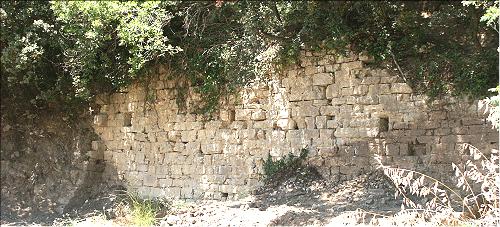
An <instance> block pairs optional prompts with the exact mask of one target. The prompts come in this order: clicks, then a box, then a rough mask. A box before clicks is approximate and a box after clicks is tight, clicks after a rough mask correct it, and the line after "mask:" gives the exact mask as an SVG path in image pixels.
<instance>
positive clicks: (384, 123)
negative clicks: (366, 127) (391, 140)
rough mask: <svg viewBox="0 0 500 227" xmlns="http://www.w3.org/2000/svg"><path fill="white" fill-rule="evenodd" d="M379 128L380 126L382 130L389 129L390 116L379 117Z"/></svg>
mask: <svg viewBox="0 0 500 227" xmlns="http://www.w3.org/2000/svg"><path fill="white" fill-rule="evenodd" d="M378 128H379V131H380V132H387V131H389V118H388V117H381V118H380V119H379V123H378Z"/></svg>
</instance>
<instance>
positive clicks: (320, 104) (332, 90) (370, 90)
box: [92, 52, 498, 199]
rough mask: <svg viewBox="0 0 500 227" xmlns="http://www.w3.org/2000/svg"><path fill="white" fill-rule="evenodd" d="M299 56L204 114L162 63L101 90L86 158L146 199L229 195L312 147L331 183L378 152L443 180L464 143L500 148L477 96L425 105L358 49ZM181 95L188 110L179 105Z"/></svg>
mask: <svg viewBox="0 0 500 227" xmlns="http://www.w3.org/2000/svg"><path fill="white" fill-rule="evenodd" d="M301 59H302V61H301V64H300V65H297V66H295V67H292V68H290V69H288V70H286V71H285V72H282V73H275V74H273V75H271V76H270V78H268V79H267V80H262V81H261V82H255V83H254V84H252V85H251V86H249V87H247V88H245V89H242V90H241V92H239V94H238V95H236V96H234V97H232V98H230V99H228V100H226V101H225V102H224V103H223V105H221V109H220V111H219V112H217V113H216V114H214V116H213V119H211V120H206V119H204V117H203V116H202V115H197V114H193V113H190V111H189V109H192V108H191V107H192V106H194V105H195V103H196V101H197V100H199V97H197V96H196V95H195V94H194V93H193V92H192V89H187V90H186V89H184V90H182V89H176V88H178V87H176V86H178V82H176V81H175V80H166V79H165V78H167V77H166V74H167V73H168V70H161V71H160V75H159V79H158V80H154V81H153V82H152V83H149V84H148V85H147V86H144V84H140V83H138V84H135V85H134V86H131V87H129V88H128V89H125V90H123V91H122V92H120V93H115V94H112V95H110V96H102V97H101V99H100V100H99V104H101V108H100V110H99V113H98V114H96V116H95V119H94V123H95V130H96V132H97V133H98V134H99V135H100V137H101V140H100V141H94V142H93V153H92V157H93V158H94V159H104V160H105V163H106V165H107V167H106V168H109V169H111V170H113V171H110V174H116V171H117V172H118V179H121V180H123V182H125V184H126V186H127V187H128V188H129V189H132V190H137V191H138V192H139V193H140V194H142V195H144V196H168V197H174V198H185V199H200V198H204V199H226V198H228V199H233V198H237V197H240V196H243V195H245V194H247V193H248V192H249V191H250V190H252V189H253V188H255V187H256V186H258V185H259V182H260V178H261V175H262V173H263V171H262V165H263V160H265V159H266V158H267V156H268V154H270V155H271V156H273V157H274V158H280V157H283V156H286V155H287V154H288V153H289V152H292V153H293V154H296V155H297V154H298V153H299V152H300V150H301V149H302V148H305V147H307V148H308V149H309V156H308V163H309V164H311V165H314V166H316V167H317V168H318V170H319V171H320V173H321V174H322V175H323V176H324V177H327V178H332V179H342V178H347V177H350V176H353V175H357V174H360V173H363V172H368V171H373V170H374V169H375V167H376V165H375V161H374V158H373V157H374V155H375V154H378V155H381V156H382V158H383V161H384V163H386V164H390V165H394V166H399V167H404V168H411V169H416V170H420V171H424V172H426V173H427V174H430V175H433V176H435V177H438V178H443V177H447V176H450V175H452V174H451V171H452V169H451V163H452V162H456V163H458V162H460V160H462V156H464V155H466V154H465V153H464V151H462V150H460V147H461V145H462V144H464V143H471V144H473V145H475V146H477V147H478V148H479V149H481V150H483V151H488V150H490V149H491V148H494V147H496V146H497V144H498V133H497V132H496V131H495V130H493V129H491V126H490V125H488V123H487V122H486V121H485V119H484V116H483V115H482V114H481V113H480V112H479V111H478V110H477V102H467V101H463V100H460V101H458V100H456V99H451V98H450V99H446V100H439V101H434V102H432V103H431V104H427V103H426V97H425V96H423V95H416V94H414V93H412V89H411V88H410V87H409V86H408V85H407V84H406V83H404V81H402V79H401V78H398V77H397V76H395V75H392V74H391V73H389V71H387V70H382V69H373V68H370V67H367V66H365V62H367V61H369V58H368V57H365V56H360V57H358V56H356V55H351V56H349V57H336V56H333V55H328V54H325V55H316V54H313V53H309V52H307V53H305V52H304V53H302V57H301ZM178 92H185V94H186V96H187V97H188V100H186V107H187V110H188V111H185V110H184V108H181V107H179V106H178V105H177V102H176V98H177V97H179V96H178V95H177V94H178ZM113 177H116V176H113Z"/></svg>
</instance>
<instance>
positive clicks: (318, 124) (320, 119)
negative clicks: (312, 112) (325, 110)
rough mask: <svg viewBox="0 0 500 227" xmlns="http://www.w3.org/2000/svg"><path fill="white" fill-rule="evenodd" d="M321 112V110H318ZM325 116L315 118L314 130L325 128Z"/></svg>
mask: <svg viewBox="0 0 500 227" xmlns="http://www.w3.org/2000/svg"><path fill="white" fill-rule="evenodd" d="M320 112H321V109H320ZM327 119H328V118H327V116H317V117H316V128H326V121H327Z"/></svg>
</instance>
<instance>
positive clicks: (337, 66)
mask: <svg viewBox="0 0 500 227" xmlns="http://www.w3.org/2000/svg"><path fill="white" fill-rule="evenodd" d="M339 69H340V64H333V65H325V72H327V73H331V72H334V71H337V70H339Z"/></svg>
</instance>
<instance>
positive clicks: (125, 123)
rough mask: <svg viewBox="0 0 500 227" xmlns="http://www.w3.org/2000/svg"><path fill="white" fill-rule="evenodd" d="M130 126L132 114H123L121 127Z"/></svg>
mask: <svg viewBox="0 0 500 227" xmlns="http://www.w3.org/2000/svg"><path fill="white" fill-rule="evenodd" d="M130 126H132V113H123V127H130Z"/></svg>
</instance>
